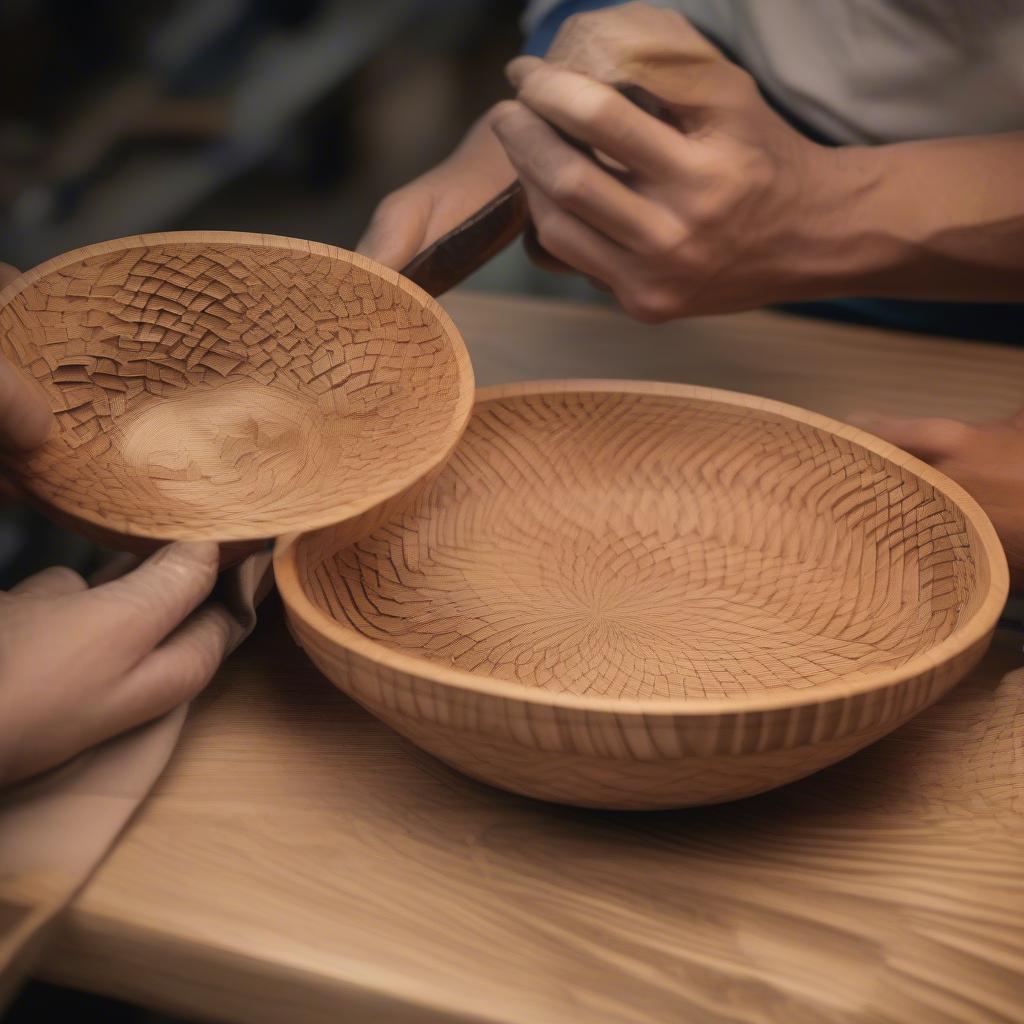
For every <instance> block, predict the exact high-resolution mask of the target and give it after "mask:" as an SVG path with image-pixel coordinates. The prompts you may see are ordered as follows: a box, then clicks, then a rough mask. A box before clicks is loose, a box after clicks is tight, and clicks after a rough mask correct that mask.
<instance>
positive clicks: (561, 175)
mask: <svg viewBox="0 0 1024 1024" xmlns="http://www.w3.org/2000/svg"><path fill="white" fill-rule="evenodd" d="M585 178H586V174H585V172H584V171H583V168H582V167H580V166H579V164H576V163H571V164H566V165H564V166H562V167H560V168H559V169H558V170H557V171H555V173H554V174H553V175H552V177H551V185H550V189H551V197H552V198H553V199H554V200H555V201H556V202H560V203H564V202H568V201H570V200H573V199H578V198H580V196H582V194H583V191H584V188H585V187H586V186H585Z"/></svg>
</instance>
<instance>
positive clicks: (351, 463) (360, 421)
mask: <svg viewBox="0 0 1024 1024" xmlns="http://www.w3.org/2000/svg"><path fill="white" fill-rule="evenodd" d="M0 353H2V355H3V356H4V357H5V358H7V359H9V360H11V361H12V362H14V363H15V364H16V365H18V366H20V367H22V368H23V369H24V370H26V371H27V372H28V373H29V374H30V375H31V376H33V377H34V378H35V379H36V380H37V381H38V382H39V383H40V384H41V385H42V386H43V388H44V389H45V391H46V393H47V396H48V398H49V400H50V405H51V408H53V409H54V410H55V412H56V421H57V426H56V429H55V430H54V432H53V435H52V436H51V437H50V439H49V440H48V441H47V443H46V445H44V446H43V447H42V448H41V449H39V450H38V451H37V452H34V453H33V454H32V455H30V456H25V457H24V459H23V460H22V461H19V462H17V463H16V464H15V466H14V468H15V469H16V470H17V472H18V474H19V476H20V477H21V478H22V481H23V482H24V484H25V486H26V488H27V489H28V490H29V491H30V493H31V494H33V495H34V496H35V497H36V499H37V500H38V501H39V502H41V503H42V505H43V506H44V508H47V507H49V508H54V509H55V510H56V511H57V513H58V515H59V516H60V517H61V518H63V519H64V520H70V521H71V522H72V524H74V525H80V524H82V525H84V526H85V527H86V529H87V530H89V528H90V527H91V528H92V530H91V531H90V532H92V533H93V534H94V535H95V534H96V533H97V532H98V531H101V536H102V539H103V540H104V541H106V542H107V543H111V542H113V546H118V547H123V546H129V547H138V546H139V545H137V544H132V543H131V539H132V538H135V539H140V538H144V539H151V540H154V541H166V540H172V539H173V540H180V539H211V540H217V541H222V542H225V541H242V540H259V539H261V538H269V537H274V536H277V535H278V534H280V533H283V532H287V531H289V530H294V529H302V528H304V526H303V524H309V525H312V524H313V523H319V524H324V523H328V522H333V521H335V519H336V518H337V517H339V516H344V515H345V514H346V510H347V511H348V513H352V512H356V511H362V510H363V509H366V508H368V507H370V506H372V505H374V504H376V503H377V502H379V501H381V500H383V499H385V498H388V497H390V496H391V495H393V494H395V493H396V492H398V491H400V490H402V489H403V488H405V487H407V486H409V485H410V484H411V483H413V482H414V481H416V480H417V479H418V478H419V477H420V476H421V475H423V474H424V473H425V472H427V471H429V470H430V469H432V468H433V467H434V466H436V465H437V464H438V463H439V462H441V461H443V459H444V458H445V457H446V456H447V455H448V453H449V451H450V450H451V447H452V445H453V444H454V442H455V440H456V439H457V438H458V437H459V435H460V433H461V432H462V430H463V428H464V426H465V423H466V419H467V416H468V413H469V405H470V402H471V400H472V391H473V376H472V370H471V368H470V365H469V360H468V356H467V355H466V351H465V347H464V345H463V343H462V339H461V338H460V336H459V333H458V331H457V330H456V328H455V326H454V325H453V324H452V322H451V320H450V318H449V317H448V315H447V314H446V313H445V312H444V310H443V309H442V308H441V307H440V306H438V305H437V303H436V302H434V300H433V299H431V298H430V297H429V296H428V295H426V293H424V292H423V291H422V290H421V289H419V288H417V287H415V286H414V285H412V284H410V283H409V282H407V281H405V280H404V279H402V278H399V277H398V275H396V274H394V273H393V272H392V271H390V270H387V269H386V268H384V267H381V266H380V265H378V264H375V263H373V262H371V261H369V260H367V259H365V258H364V257H362V256H359V255H357V254H355V253H350V252H347V251H345V250H342V249H335V248H333V247H332V246H327V245H320V244H318V243H315V242H306V241H301V240H297V239H289V238H280V237H277V236H270V235H252V234H242V233H233V232H210V231H206V232H199V231H193V232H174V233H165V234H155V235H139V236H135V237H132V238H126V239H118V240H116V241H112V242H103V243H101V244H99V245H93V246H89V247H87V248H85V249H80V250H77V251H76V252H72V253H68V254H65V255H63V256H60V257H58V258H56V259H54V260H51V261H50V262H48V263H45V264H43V265H42V266H40V267H37V268H35V269H34V270H31V271H29V272H27V273H25V274H23V275H22V276H21V277H20V278H17V279H16V280H15V281H13V282H12V283H11V284H10V285H9V286H8V287H7V288H6V289H4V290H3V291H2V292H0ZM119 536H120V537H122V538H124V539H125V540H126V541H127V544H126V543H118V539H119Z"/></svg>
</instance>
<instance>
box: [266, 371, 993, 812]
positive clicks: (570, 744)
mask: <svg viewBox="0 0 1024 1024" xmlns="http://www.w3.org/2000/svg"><path fill="white" fill-rule="evenodd" d="M373 515H374V518H373V520H372V522H370V521H363V522H360V521H359V520H358V519H357V520H355V521H351V522H349V523H346V524H342V525H339V526H336V527H330V528H327V529H322V530H318V531H315V532H312V533H306V534H303V535H300V536H291V537H287V538H282V539H281V540H280V541H279V542H278V545H277V550H276V553H275V568H276V572H277V580H278V585H279V588H280V591H281V594H282V596H283V598H284V601H285V604H286V605H287V610H288V616H289V622H290V626H291V629H292V631H293V634H294V635H295V637H296V639H297V640H298V642H299V643H300V644H301V645H302V646H303V647H304V648H305V649H306V651H307V652H308V654H309V656H310V657H311V658H312V660H313V661H314V662H315V663H316V665H317V666H319V668H320V669H321V670H322V671H323V672H324V673H325V674H326V675H327V676H328V677H329V678H330V679H331V680H332V681H333V682H334V683H335V684H337V685H338V686H339V687H340V688H341V689H342V690H344V691H345V692H346V693H348V694H350V695H351V696H352V697H354V698H355V699H356V700H357V701H359V702H360V703H361V704H363V705H364V706H365V707H367V708H368V709H369V710H370V711H372V712H373V713H374V714H376V715H378V716H379V717H380V718H382V719H383V720H384V721H385V722H387V723H389V724H390V725H391V726H392V727H393V728H395V729H396V730H397V731H398V732H400V733H403V734H404V735H405V736H407V737H408V738H409V739H411V740H412V741H413V742H414V743H416V744H418V745H419V746H421V747H423V748H424V749H426V750H428V751H430V752H431V753H433V754H435V755H437V756H438V757H439V758H441V759H443V760H445V761H447V762H449V763H450V764H452V765H454V766H455V767H457V768H459V769H461V770H462V771H464V772H466V773H467V774H469V775H472V776H475V777H476V778H479V779H482V780H484V781H486V782H489V783H492V784H494V785H496V786H501V787H504V788H506V789H510V790H513V791H516V792H519V793H524V794H527V795H530V796H536V797H542V798H545V799H548V800H555V801H560V802H565V803H571V804H579V805H584V806H595V807H610V808H623V809H627V808H658V807H681V806H686V805H690V804H703V803H713V802H718V801H722V800H729V799H733V798H736V797H742V796H746V795H748V794H753V793H757V792H760V791H763V790H766V789H770V788H772V787H774V786H778V785H781V784H782V783H786V782H789V781H791V780H794V779H797V778H800V777H801V776H804V775H807V774H809V773H811V772H813V771H815V770H817V769H819V768H822V767H824V766H825V765H828V764H830V763H832V762H834V761H837V760H839V759H840V758H842V757H845V756H846V755H848V754H851V753H853V752H854V751H855V750H858V749H859V748H861V747H863V746H865V745H866V744H868V743H870V742H872V741H873V740H876V739H878V738H879V737H880V736H882V735H883V734H885V733H887V732H889V731H890V730H892V729H894V728H895V727H896V726H898V725H900V724H901V723H902V722H904V721H906V719H908V718H909V717H910V716H911V715H913V714H915V713H916V712H918V711H920V710H921V709H923V708H924V707H925V706H927V705H929V704H931V703H932V702H933V701H934V700H936V699H937V698H938V697H939V696H941V695H942V694H943V693H944V692H945V691H946V690H948V689H949V688H950V687H951V686H952V685H953V684H954V683H955V682H956V681H957V680H958V679H960V677H961V676H962V675H963V674H964V673H965V672H966V671H968V669H969V668H971V667H972V666H973V665H974V664H975V662H977V660H978V659H979V658H980V657H981V655H982V654H983V653H984V650H985V648H986V646H987V645H988V642H989V639H990V637H991V634H992V632H993V629H994V626H995V623H996V620H997V618H998V616H999V613H1000V610H1001V608H1002V606H1003V603H1004V601H1005V598H1006V594H1007V589H1008V575H1007V568H1006V560H1005V557H1004V555H1003V552H1002V549H1001V547H1000V545H999V542H998V540H997V538H996V535H995V532H994V530H993V528H992V526H991V524H990V523H989V521H988V519H987V518H986V517H985V515H984V513H983V512H982V511H981V510H980V509H979V507H978V506H977V505H976V504H975V502H974V501H973V500H972V499H971V498H970V497H969V496H968V495H967V494H966V493H965V492H964V491H963V490H961V489H960V488H959V487H958V486H956V485H955V484H953V483H952V482H951V481H949V480H948V479H946V478H945V477H943V476H942V475H941V474H939V473H937V472H935V471H934V470H933V469H931V468H930V467H928V466H926V465H924V464H923V463H921V462H919V461H917V460H916V459H913V458H912V457H910V456H909V455H907V454H906V453H905V452H902V451H900V450H898V449H896V448H894V447H892V446H891V445H889V444H886V443H885V442H883V441H881V440H879V439H877V438H874V437H871V436H870V435H868V434H865V433H863V432H861V431H859V430H856V429H853V428H851V427H848V426H845V425H843V424H840V423H838V422H835V421H833V420H830V419H827V418H825V417H823V416H818V415H815V414H812V413H809V412H805V411H803V410H800V409H797V408H794V407H792V406H787V405H783V404H781V403H779V402H771V401H767V400H762V399H757V398H752V397H749V396H745V395H738V394H732V393H729V392H723V391H714V390H711V389H707V388H696V387H686V386H681V385H670V384H649V383H642V382H629V381H567V382H548V383H544V384H527V385H521V386H513V387H504V388H492V389H488V390H485V391H482V392H480V393H479V394H478V397H477V402H476V406H475V409H474V412H473V416H472V419H471V420H470V424H469V427H468V429H467V431H466V433H465V435H464V436H463V438H462V440H461V441H460V443H459V445H458V447H457V448H456V450H455V452H454V454H453V455H452V458H451V460H450V461H449V462H448V463H447V465H446V466H445V467H444V469H443V470H442V471H441V472H440V474H439V475H438V476H437V477H436V478H435V479H434V480H432V481H429V482H426V483H424V484H423V485H422V486H421V488H420V490H419V493H417V494H414V495H407V496H406V498H405V499H404V500H399V501H394V502H392V503H390V505H389V506H388V507H387V508H385V509H383V510H376V512H375V513H374V514H373Z"/></svg>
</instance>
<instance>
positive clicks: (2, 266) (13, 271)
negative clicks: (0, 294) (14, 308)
mask: <svg viewBox="0 0 1024 1024" xmlns="http://www.w3.org/2000/svg"><path fill="white" fill-rule="evenodd" d="M20 276H21V271H20V270H18V268H17V267H12V266H11V265H10V263H0V288H6V287H7V285H9V284H10V283H11V282H12V281H13V280H14V279H15V278H16V277H20Z"/></svg>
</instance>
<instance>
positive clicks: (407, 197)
mask: <svg viewBox="0 0 1024 1024" xmlns="http://www.w3.org/2000/svg"><path fill="white" fill-rule="evenodd" d="M430 209H431V203H430V202H429V201H424V199H423V197H417V196H414V195H411V194H403V193H394V194H392V195H390V196H388V197H387V198H386V199H384V200H383V201H382V202H381V204H380V205H379V206H378V207H377V209H376V210H375V211H374V213H373V217H372V218H371V219H370V223H369V225H367V228H366V231H365V232H364V233H363V237H362V238H360V239H359V242H358V244H357V245H356V252H360V253H362V254H363V255H364V256H369V257H370V259H373V260H377V262H378V263H383V264H384V265H385V266H388V267H391V268H392V269H393V270H400V269H401V268H402V267H404V266H405V265H406V263H408V262H409V260H411V259H412V258H413V256H415V255H416V254H417V253H418V252H419V251H420V249H422V248H423V245H424V244H425V237H424V236H425V233H426V230H427V220H428V219H429V216H430Z"/></svg>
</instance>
